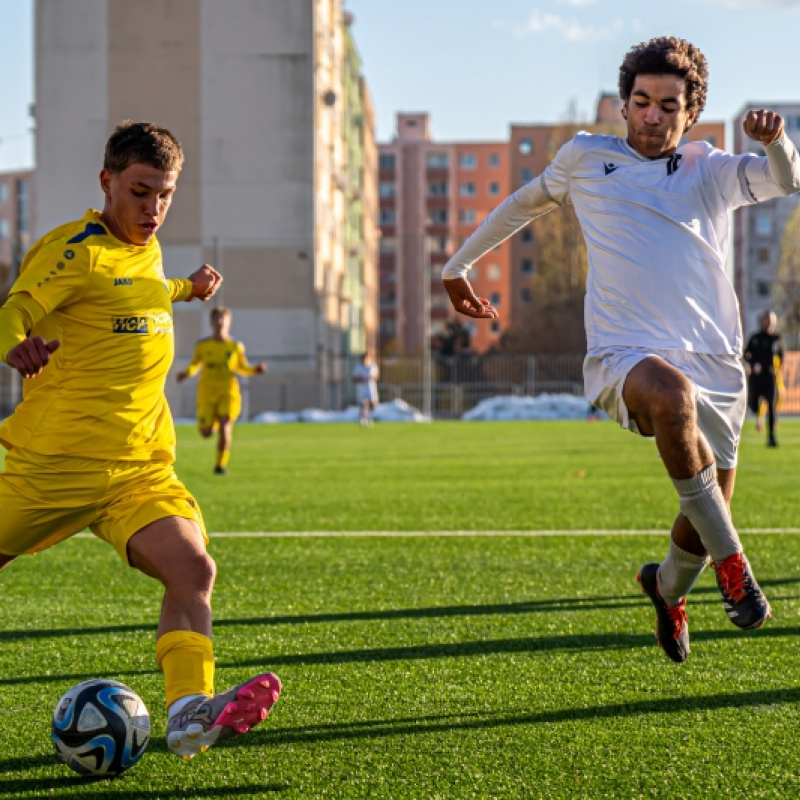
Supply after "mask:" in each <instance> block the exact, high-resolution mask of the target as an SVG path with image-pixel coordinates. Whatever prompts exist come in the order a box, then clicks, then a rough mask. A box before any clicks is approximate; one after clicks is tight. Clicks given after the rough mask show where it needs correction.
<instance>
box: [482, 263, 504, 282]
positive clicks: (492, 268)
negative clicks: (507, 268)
mask: <svg viewBox="0 0 800 800" xmlns="http://www.w3.org/2000/svg"><path fill="white" fill-rule="evenodd" d="M486 277H487V278H488V279H489V280H490V281H499V280H500V278H502V277H503V270H501V269H500V265H499V264H489V266H488V267H487V268H486Z"/></svg>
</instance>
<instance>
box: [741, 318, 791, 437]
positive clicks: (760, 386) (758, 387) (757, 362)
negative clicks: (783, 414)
mask: <svg viewBox="0 0 800 800" xmlns="http://www.w3.org/2000/svg"><path fill="white" fill-rule="evenodd" d="M759 322H760V324H761V330H760V331H759V332H758V333H754V334H753V335H752V336H751V337H750V341H749V342H748V343H747V348H746V349H745V351H744V360H745V361H746V362H747V366H748V370H747V372H748V380H747V404H748V405H749V406H750V410H751V411H752V412H753V413H754V414H755V415H756V417H758V409H759V406H760V405H761V402H762V400H763V401H764V402H765V403H766V404H767V447H777V446H778V441H777V439H776V438H775V403H776V401H777V399H778V387H777V382H778V381H777V370H779V369H780V368H781V364H783V342H782V341H781V335H780V334H779V333H777V332H776V328H777V323H778V319H777V317H776V316H775V312H774V311H765V312H764V313H763V314H762V315H761V319H760V320H759Z"/></svg>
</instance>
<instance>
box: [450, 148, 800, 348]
mask: <svg viewBox="0 0 800 800" xmlns="http://www.w3.org/2000/svg"><path fill="white" fill-rule="evenodd" d="M779 141H780V143H781V146H782V147H787V145H786V142H785V137H783V136H782V137H780V140H779ZM772 147H773V146H770V150H771V149H772ZM788 147H790V148H791V152H792V153H794V159H795V162H794V163H795V165H796V160H797V159H796V151H795V150H794V148H793V146H791V145H790V144H789V145H788ZM790 191H791V189H787V188H786V187H784V186H782V185H781V184H780V182H778V181H776V180H775V179H774V178H772V175H771V172H770V166H769V163H768V159H767V158H764V157H762V158H758V157H756V156H755V155H753V154H750V153H745V154H742V155H737V156H733V155H730V154H729V153H725V152H723V151H721V150H717V149H715V148H713V147H711V145H709V144H708V143H706V142H689V143H687V144H684V145H682V146H681V147H679V148H678V149H677V150H676V151H675V153H674V154H673V155H671V156H669V157H668V158H660V159H648V158H645V157H644V156H642V155H640V154H639V153H638V152H637V151H636V150H634V149H633V148H632V147H631V146H630V145H629V144H628V143H627V141H626V140H625V139H621V138H619V137H617V136H604V135H595V134H588V133H579V134H577V135H576V136H575V137H574V138H573V139H571V140H570V141H569V142H567V143H566V144H565V145H564V146H563V147H562V148H561V149H560V150H559V151H558V153H557V154H556V157H555V158H554V159H553V162H552V163H551V164H550V166H548V167H547V169H546V170H545V171H544V173H542V175H540V176H539V177H538V178H536V179H534V180H533V181H532V182H531V183H529V184H527V185H526V186H523V187H522V188H521V189H519V190H518V191H517V192H515V193H514V194H512V195H511V196H510V197H508V198H507V199H506V200H505V201H504V202H503V203H502V204H501V205H500V206H498V207H497V208H496V209H495V210H494V211H493V212H492V213H491V214H490V215H489V217H487V219H486V221H485V222H484V223H483V225H482V226H481V227H480V228H478V230H477V231H476V232H475V233H474V234H473V235H472V236H471V237H470V238H469V239H468V240H467V242H465V244H464V246H463V247H462V248H461V250H459V252H458V253H456V255H455V256H453V258H452V259H451V260H450V261H449V262H448V264H447V265H446V266H445V268H444V270H443V276H444V277H445V278H453V277H459V276H461V275H465V274H466V270H467V269H468V268H469V266H470V265H471V264H472V263H474V261H476V260H477V259H478V258H479V257H480V256H481V255H483V254H484V253H485V252H488V251H489V250H490V249H491V248H492V247H494V246H495V245H496V244H497V243H498V242H499V241H502V240H503V239H505V238H507V237H508V236H510V235H511V234H512V233H513V232H514V231H515V230H518V229H519V228H521V227H522V226H523V225H525V224H527V222H528V221H530V219H532V218H533V217H535V216H537V215H539V214H541V213H543V212H545V211H548V210H550V209H552V208H555V207H556V206H560V205H564V204H565V203H568V202H571V203H572V204H573V206H574V208H575V212H576V214H577V216H578V220H579V221H580V224H581V228H582V230H583V235H584V238H585V240H586V245H587V251H588V259H589V274H588V277H587V283H586V301H585V314H584V316H585V323H586V338H587V344H588V348H589V349H590V350H592V349H595V348H602V347H615V346H631V345H633V346H637V347H652V348H659V349H663V350H686V351H694V352H700V353H715V354H718V355H721V354H735V355H739V354H741V352H742V331H741V323H740V320H739V305H738V301H737V299H736V295H735V293H734V290H733V287H732V286H731V283H730V281H729V280H728V277H727V275H726V272H725V261H726V259H727V255H728V241H729V222H728V219H729V212H730V211H731V210H732V209H734V208H738V207H739V206H742V205H745V204H749V203H755V202H757V201H758V200H765V199H769V198H771V197H778V196H784V195H787V194H789V193H790ZM794 191H797V189H794Z"/></svg>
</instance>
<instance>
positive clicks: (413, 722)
mask: <svg viewBox="0 0 800 800" xmlns="http://www.w3.org/2000/svg"><path fill="white" fill-rule="evenodd" d="M798 701H800V688H797V687H795V688H791V689H774V690H771V691H756V692H740V693H738V694H737V693H728V694H711V695H705V696H692V697H675V698H663V699H659V700H639V701H633V702H627V703H612V704H609V705H598V706H588V707H585V708H564V709H558V710H553V711H539V712H535V713H534V712H528V713H517V714H490V713H489V714H487V713H485V712H479V713H467V714H457V715H456V714H446V715H441V716H439V715H437V716H421V717H411V718H405V719H404V718H400V719H389V720H368V721H366V722H362V721H358V722H343V723H332V724H330V725H309V726H301V727H296V728H264V729H259V730H257V731H253V733H252V734H251V735H249V736H237V737H234V738H232V739H229V740H228V741H226V742H223V743H222V744H221V745H220V746H222V747H263V746H265V745H274V746H280V745H286V744H297V743H307V742H326V741H340V740H352V739H356V740H357V739H372V738H384V737H390V736H406V735H419V734H431V733H434V734H435V733H446V732H451V731H469V730H479V731H480V730H490V729H492V728H502V727H511V726H516V725H548V724H554V723H564V722H586V721H593V720H598V719H625V718H628V717H638V716H641V715H642V714H680V713H685V712H693V713H694V712H698V711H724V710H727V709H735V710H740V709H742V708H748V707H758V706H774V705H787V704H791V703H797V702H798Z"/></svg>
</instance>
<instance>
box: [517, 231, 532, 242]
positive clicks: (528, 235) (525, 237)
mask: <svg viewBox="0 0 800 800" xmlns="http://www.w3.org/2000/svg"><path fill="white" fill-rule="evenodd" d="M519 238H520V241H521V242H522V244H531V242H533V231H532V230H531V229H530V228H523V229H522V233H520V235H519Z"/></svg>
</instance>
